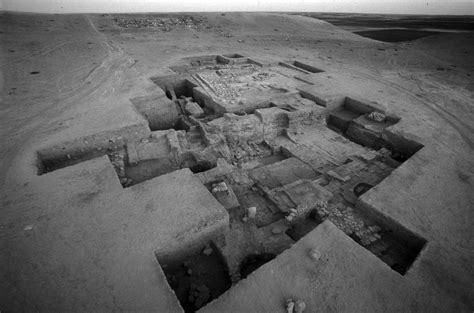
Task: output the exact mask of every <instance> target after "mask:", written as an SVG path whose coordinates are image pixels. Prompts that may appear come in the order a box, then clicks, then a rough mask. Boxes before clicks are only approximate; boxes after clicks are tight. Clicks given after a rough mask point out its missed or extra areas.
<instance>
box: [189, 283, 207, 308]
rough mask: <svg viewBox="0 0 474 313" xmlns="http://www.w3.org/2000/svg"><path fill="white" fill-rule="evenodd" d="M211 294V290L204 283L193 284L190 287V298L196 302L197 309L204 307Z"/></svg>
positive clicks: (192, 301) (190, 300)
mask: <svg viewBox="0 0 474 313" xmlns="http://www.w3.org/2000/svg"><path fill="white" fill-rule="evenodd" d="M210 296H211V292H210V290H209V288H208V287H207V286H206V285H204V284H202V285H196V284H192V285H191V286H190V288H189V295H188V300H189V302H191V303H193V304H194V307H195V308H196V309H200V308H202V306H203V305H204V304H206V303H207V302H208V301H209V298H210Z"/></svg>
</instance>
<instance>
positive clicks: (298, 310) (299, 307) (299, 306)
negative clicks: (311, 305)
mask: <svg viewBox="0 0 474 313" xmlns="http://www.w3.org/2000/svg"><path fill="white" fill-rule="evenodd" d="M305 309H306V303H305V302H304V301H303V300H296V302H295V310H294V312H295V313H303V312H304V310H305Z"/></svg>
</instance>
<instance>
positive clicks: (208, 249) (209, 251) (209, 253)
mask: <svg viewBox="0 0 474 313" xmlns="http://www.w3.org/2000/svg"><path fill="white" fill-rule="evenodd" d="M212 252H213V250H212V248H211V247H209V246H208V247H206V248H205V249H204V250H202V254H203V255H207V256H209V255H211V254H212Z"/></svg>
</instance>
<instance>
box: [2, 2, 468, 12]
mask: <svg viewBox="0 0 474 313" xmlns="http://www.w3.org/2000/svg"><path fill="white" fill-rule="evenodd" d="M2 6H3V8H2ZM0 9H3V10H12V11H25V12H42V13H78V12H84V13H89V12H97V13H105V12H111V13H112V12H186V11H187V12H191V11H311V12H347V13H392V14H461V15H474V0H470V1H453V0H435V1H431V0H409V1H406V0H405V1H403V0H402V1H394V0H388V1H387V0H351V1H348V0H332V1H328V0H323V1H320V0H238V1H236V0H108V1H104V0H98V1H95V0H0Z"/></svg>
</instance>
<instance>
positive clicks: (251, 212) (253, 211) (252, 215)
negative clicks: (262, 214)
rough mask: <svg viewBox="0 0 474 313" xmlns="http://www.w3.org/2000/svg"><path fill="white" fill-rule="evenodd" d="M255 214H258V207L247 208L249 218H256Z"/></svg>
mask: <svg viewBox="0 0 474 313" xmlns="http://www.w3.org/2000/svg"><path fill="white" fill-rule="evenodd" d="M255 215H257V207H254V206H252V207H250V208H247V216H248V218H252V219H253V218H255Z"/></svg>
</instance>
